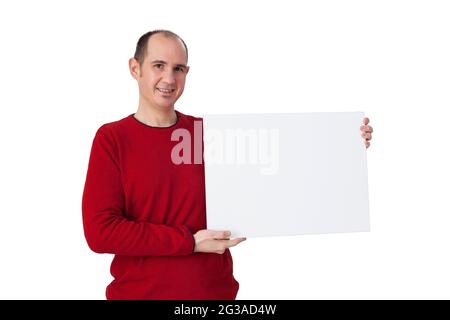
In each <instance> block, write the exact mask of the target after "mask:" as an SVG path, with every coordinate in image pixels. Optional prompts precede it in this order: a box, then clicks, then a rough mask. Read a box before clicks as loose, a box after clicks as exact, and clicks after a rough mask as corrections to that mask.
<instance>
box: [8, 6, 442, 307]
mask: <svg viewBox="0 0 450 320" xmlns="http://www.w3.org/2000/svg"><path fill="white" fill-rule="evenodd" d="M449 16H450V4H449V3H448V2H447V1H430V0H427V1H411V0H409V1H395V0H389V1H361V0H355V1H306V2H300V1H280V0H278V1H261V0H259V1H230V0H227V1H222V2H219V1H190V2H188V1H165V2H161V1H148V0H146V1H121V2H119V1H79V0H78V1H2V2H0V41H1V50H0V85H1V89H0V90H1V93H0V107H1V111H0V114H1V125H0V141H1V157H0V188H1V190H0V201H1V202H0V206H1V207H0V210H1V211H0V212H1V223H0V252H1V255H0V257H1V258H0V259H1V260H0V298H2V299H16V298H20V299H104V291H105V287H106V285H107V284H108V283H109V282H110V281H111V276H110V275H109V263H110V260H111V256H109V255H99V254H95V253H93V252H91V251H90V250H89V249H88V247H87V245H86V243H85V240H84V235H83V229H82V223H81V195H82V191H83V185H84V179H85V174H86V169H87V162H88V158H89V152H90V147H91V143H92V139H93V136H94V133H95V131H96V130H97V128H98V127H99V126H100V125H101V124H103V123H105V122H110V121H113V120H118V119H120V118H122V117H124V116H126V115H129V114H131V113H133V112H135V110H136V107H137V95H138V92H137V86H136V84H135V82H134V80H133V79H132V78H131V76H130V75H129V73H128V69H127V68H128V67H127V62H128V58H129V57H130V56H131V55H132V54H133V52H134V47H135V43H136V41H137V39H138V38H139V36H140V35H141V34H143V33H144V32H146V31H148V30H152V29H156V28H166V29H169V30H173V31H175V32H177V33H178V34H179V35H180V36H181V37H183V38H184V40H185V41H186V43H187V45H188V47H189V50H190V60H189V65H190V66H191V70H190V73H189V74H188V79H187V85H186V90H185V93H184V95H183V97H182V98H181V99H180V100H179V102H178V104H177V109H178V110H180V111H182V112H185V113H188V114H193V115H202V114H205V113H239V112H242V113H251V112H258V113H263V112H310V111H355V110H362V111H364V112H365V113H366V114H367V115H368V116H369V117H370V119H371V124H373V127H374V129H375V132H374V138H373V144H372V147H371V148H370V149H369V150H368V165H369V191H370V207H371V232H370V233H352V234H328V235H314V236H295V237H275V238H254V239H253V238H251V239H248V240H247V241H246V242H244V243H242V244H241V245H240V246H238V247H236V248H233V249H232V253H233V257H234V262H235V276H236V278H237V280H238V281H239V282H240V284H241V289H240V291H239V294H238V299H282V298H285V299H315V298H322V299H331V298H339V299H341V298H342V299H347V298H357V299H367V298H375V299H380V298H383V299H395V298H405V299H409V298H425V299H428V298H438V299H442V298H445V299H449V298H450V290H449V289H448V288H450V272H449V270H450V257H449V250H448V247H449V243H450V217H449V213H450V210H449V208H450V205H449V203H448V200H446V199H448V191H449V187H448V181H449V178H450V175H449V169H448V163H450V159H449V158H450V157H449V152H448V150H447V146H448V143H449V130H448V129H447V118H446V116H447V114H448V111H447V108H448V107H449V106H450V90H449V89H450V59H449V58H448V57H450V42H449V38H450V19H448V17H449Z"/></svg>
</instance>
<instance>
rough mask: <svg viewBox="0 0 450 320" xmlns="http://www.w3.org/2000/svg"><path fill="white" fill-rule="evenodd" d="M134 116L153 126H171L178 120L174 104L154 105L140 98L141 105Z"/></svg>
mask: <svg viewBox="0 0 450 320" xmlns="http://www.w3.org/2000/svg"><path fill="white" fill-rule="evenodd" d="M134 117H135V118H136V119H138V120H139V121H140V122H142V123H145V124H146V125H149V126H152V127H170V126H172V125H173V124H175V122H177V115H176V113H175V109H174V106H171V107H169V108H158V107H153V106H151V105H150V104H148V103H145V102H144V101H142V100H141V99H139V107H138V110H137V112H136V113H135V114H134Z"/></svg>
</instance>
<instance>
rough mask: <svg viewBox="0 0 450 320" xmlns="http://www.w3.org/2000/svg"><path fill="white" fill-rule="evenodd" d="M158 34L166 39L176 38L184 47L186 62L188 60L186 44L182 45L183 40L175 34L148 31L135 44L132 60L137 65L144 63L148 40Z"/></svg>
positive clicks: (161, 30)
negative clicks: (136, 62) (133, 59)
mask: <svg viewBox="0 0 450 320" xmlns="http://www.w3.org/2000/svg"><path fill="white" fill-rule="evenodd" d="M158 33H162V34H164V35H165V36H166V37H173V38H177V39H179V40H180V41H181V42H182V43H183V46H184V49H185V50H186V60H187V58H188V48H187V46H186V43H184V41H183V39H181V37H180V36H179V35H177V34H176V33H175V32H172V31H169V30H164V29H157V30H153V31H149V32H147V33H145V34H143V35H142V36H141V37H140V38H139V40H138V42H137V44H136V51H135V52H134V58H135V59H136V60H137V61H138V62H139V65H142V63H143V62H144V59H145V57H146V55H147V44H148V40H149V39H150V38H151V37H152V36H153V35H155V34H158Z"/></svg>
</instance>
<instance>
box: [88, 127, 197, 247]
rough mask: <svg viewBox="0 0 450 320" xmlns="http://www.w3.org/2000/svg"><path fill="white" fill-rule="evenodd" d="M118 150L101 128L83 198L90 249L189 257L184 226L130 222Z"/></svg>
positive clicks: (188, 237)
mask: <svg viewBox="0 0 450 320" xmlns="http://www.w3.org/2000/svg"><path fill="white" fill-rule="evenodd" d="M117 154H118V153H117V149H116V145H115V143H114V140H113V139H112V136H110V135H108V133H107V132H105V130H104V127H101V128H100V129H99V130H98V131H97V134H96V136H95V138H94V141H93V144H92V149H91V155H90V159H89V165H88V170H87V175H86V182H85V186H84V192H83V199H82V215H83V227H84V234H85V237H86V240H87V243H88V245H89V247H90V248H91V250H93V251H94V252H97V253H112V254H118V255H128V256H181V255H189V254H192V252H193V249H192V248H193V247H194V246H195V242H194V238H193V235H192V232H191V231H190V230H189V229H188V228H187V227H186V226H184V225H179V226H167V225H160V224H153V223H148V222H137V221H132V220H128V219H127V218H126V217H125V215H124V203H125V195H124V191H123V186H122V181H121V176H120V167H119V165H118V156H117Z"/></svg>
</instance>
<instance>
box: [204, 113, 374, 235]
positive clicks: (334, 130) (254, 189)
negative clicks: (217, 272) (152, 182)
mask: <svg viewBox="0 0 450 320" xmlns="http://www.w3.org/2000/svg"><path fill="white" fill-rule="evenodd" d="M363 117H364V115H363V113H362V112H342V113H336V112H333V113H328V112H327V113H295V114H239V115H206V116H204V152H205V175H206V203H207V227H208V229H213V230H231V232H232V236H233V237H236V236H247V237H252V236H275V235H299V234H314V233H332V232H357V231H369V203H368V184H367V159H366V150H365V146H364V141H363V139H362V137H361V132H360V126H361V125H362V119H363ZM243 137H244V138H243ZM239 139H240V140H239ZM238 140H239V141H238Z"/></svg>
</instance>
